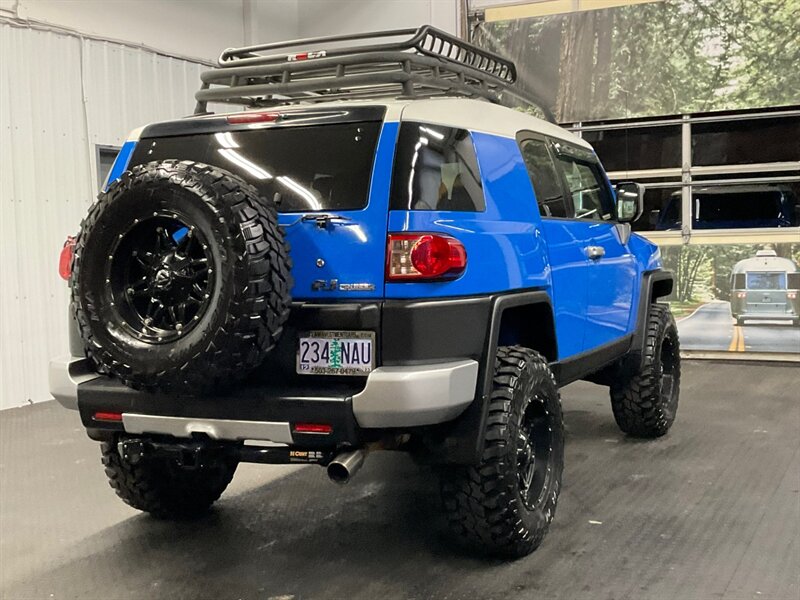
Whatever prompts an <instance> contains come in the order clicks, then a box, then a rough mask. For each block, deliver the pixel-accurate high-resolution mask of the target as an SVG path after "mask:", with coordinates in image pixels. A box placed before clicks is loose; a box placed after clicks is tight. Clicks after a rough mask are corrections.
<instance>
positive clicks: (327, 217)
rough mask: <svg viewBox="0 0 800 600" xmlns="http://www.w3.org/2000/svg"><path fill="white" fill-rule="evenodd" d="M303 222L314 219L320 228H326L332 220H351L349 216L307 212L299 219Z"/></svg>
mask: <svg viewBox="0 0 800 600" xmlns="http://www.w3.org/2000/svg"><path fill="white" fill-rule="evenodd" d="M300 220H301V221H303V222H307V221H314V222H315V223H316V224H317V227H319V228H320V229H327V228H328V225H330V224H331V223H332V222H333V221H352V219H350V218H349V217H343V216H341V215H333V214H329V213H309V214H305V215H303V217H302V218H301V219H300Z"/></svg>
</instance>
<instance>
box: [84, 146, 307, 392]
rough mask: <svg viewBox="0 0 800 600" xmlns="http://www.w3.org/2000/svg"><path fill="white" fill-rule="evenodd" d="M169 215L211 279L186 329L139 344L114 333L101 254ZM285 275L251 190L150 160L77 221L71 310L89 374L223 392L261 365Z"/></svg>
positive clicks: (281, 246) (276, 240) (285, 263)
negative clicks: (181, 223) (198, 250)
mask: <svg viewBox="0 0 800 600" xmlns="http://www.w3.org/2000/svg"><path fill="white" fill-rule="evenodd" d="M170 211H181V212H182V213H183V214H185V215H188V217H186V220H187V221H191V225H192V227H195V226H196V227H197V230H198V235H200V234H202V235H204V238H205V240H206V245H204V246H203V248H204V249H205V248H210V250H208V252H210V257H211V258H210V259H209V261H208V265H213V267H214V269H215V275H214V277H215V279H214V284H213V286H211V284H209V285H210V286H211V287H210V288H209V289H210V292H211V293H210V294H209V296H210V299H209V300H207V302H208V305H207V307H206V308H205V312H204V313H203V316H202V319H199V320H198V321H197V323H196V325H195V324H192V327H193V328H192V329H191V330H188V328H187V332H186V334H185V335H184V336H183V337H180V338H179V339H177V340H175V341H173V342H170V343H146V342H143V341H142V339H140V338H139V339H137V338H136V337H135V335H136V332H134V333H130V332H129V330H128V329H126V328H125V327H124V326H123V323H122V321H123V319H122V318H121V317H120V313H119V310H121V309H119V308H115V307H114V306H115V303H114V301H113V297H112V294H113V292H112V291H109V289H110V288H111V286H110V285H109V279H108V277H113V274H111V275H109V272H110V271H112V266H113V263H112V262H111V259H110V255H111V254H112V252H113V249H114V248H115V247H116V246H115V244H121V243H122V242H117V241H115V240H117V238H119V239H122V238H123V232H125V231H131V230H132V229H130V228H132V227H134V226H135V225H132V224H133V223H140V221H141V219H146V218H150V217H151V216H154V215H155V214H156V213H157V212H158V213H164V212H167V213H168V212H170ZM126 227H127V228H128V229H126ZM204 251H205V250H204ZM290 270H291V261H290V259H289V254H288V245H287V244H286V242H285V241H284V238H283V233H282V231H281V229H280V228H279V227H278V223H277V213H276V210H275V206H274V204H273V203H272V202H271V201H269V200H267V199H264V198H261V197H259V195H258V192H257V191H256V189H255V188H254V187H253V186H251V185H250V184H248V183H246V182H245V181H244V180H243V179H241V178H239V177H237V176H235V175H233V174H231V173H229V172H227V171H224V170H222V169H219V168H217V167H213V166H209V165H206V164H202V163H197V162H191V161H177V160H166V161H162V162H152V163H148V164H145V165H140V166H136V167H134V168H133V169H131V170H130V171H128V172H126V173H124V174H123V175H122V177H121V178H120V179H119V180H117V181H116V182H115V183H113V184H112V185H111V186H110V187H109V189H108V190H107V191H105V192H102V193H101V194H100V195H99V196H98V199H97V201H96V202H95V203H94V205H93V206H92V207H91V209H90V211H89V214H88V216H87V217H86V218H85V219H84V221H83V222H82V223H81V231H80V234H79V236H78V239H77V245H76V249H75V258H74V262H73V271H72V277H71V291H72V295H71V298H72V309H73V312H74V315H75V318H76V320H77V324H78V328H79V330H80V334H81V337H82V339H83V341H84V345H85V349H86V354H87V356H88V357H89V358H90V359H91V360H92V362H93V363H94V365H95V367H96V369H97V371H98V372H100V373H104V374H108V375H113V376H115V377H117V378H118V379H120V380H121V381H122V382H123V383H125V384H126V385H128V386H130V387H133V388H136V389H144V390H148V391H157V390H160V391H165V392H173V393H174V392H178V393H187V392H188V393H193V392H198V391H202V390H207V389H209V388H213V387H215V386H218V385H219V384H221V383H224V384H229V383H230V382H231V381H234V380H236V379H239V378H241V377H243V376H245V375H246V374H247V373H248V372H249V371H251V370H252V369H254V368H255V367H256V366H258V365H259V364H261V362H262V361H263V359H264V358H265V356H266V354H267V353H268V352H269V350H270V349H272V348H273V346H274V345H275V344H276V342H277V340H278V338H279V336H280V334H281V332H282V329H283V324H284V322H285V321H286V319H287V317H288V314H289V307H290V302H291V298H290V290H291V287H292V278H291V273H290ZM129 291H132V290H129ZM120 304H121V303H120V302H119V301H118V302H117V303H116V305H117V307H119V305H120ZM198 318H199V317H198Z"/></svg>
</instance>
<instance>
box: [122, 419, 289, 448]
mask: <svg viewBox="0 0 800 600" xmlns="http://www.w3.org/2000/svg"><path fill="white" fill-rule="evenodd" d="M122 425H123V427H124V428H125V431H126V432H128V433H160V434H164V435H171V436H174V437H180V438H188V437H192V434H193V433H204V434H206V435H207V436H208V437H210V438H211V439H214V440H265V441H270V442H280V443H284V444H291V443H292V432H291V430H290V429H289V423H279V422H273V421H238V420H233V419H203V418H193V417H165V416H161V415H141V414H137V413H122Z"/></svg>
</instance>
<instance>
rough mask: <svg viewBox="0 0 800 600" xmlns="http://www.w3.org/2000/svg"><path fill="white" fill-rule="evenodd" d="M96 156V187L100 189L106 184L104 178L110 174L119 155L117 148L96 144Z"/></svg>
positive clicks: (118, 148)
mask: <svg viewBox="0 0 800 600" xmlns="http://www.w3.org/2000/svg"><path fill="white" fill-rule="evenodd" d="M95 149H96V156H95V164H96V165H97V187H98V189H102V188H103V185H104V184H105V182H106V177H108V174H109V173H110V172H111V167H113V166H114V161H115V160H116V158H117V154H119V151H120V147H119V146H102V145H100V144H97V145H96V146H95Z"/></svg>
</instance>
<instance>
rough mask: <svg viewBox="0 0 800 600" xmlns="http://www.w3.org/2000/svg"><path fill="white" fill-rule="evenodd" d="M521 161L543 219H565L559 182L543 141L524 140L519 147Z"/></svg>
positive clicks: (565, 214)
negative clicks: (523, 162) (529, 179)
mask: <svg viewBox="0 0 800 600" xmlns="http://www.w3.org/2000/svg"><path fill="white" fill-rule="evenodd" d="M520 148H521V150H522V159H523V160H524V161H525V166H526V167H527V168H528V176H529V177H530V178H531V184H533V191H534V192H535V193H536V202H537V203H538V204H539V212H540V213H541V215H542V216H543V217H566V216H567V207H566V205H565V204H564V192H563V189H562V187H561V181H560V179H559V176H558V172H557V171H556V167H555V165H554V164H553V159H552V158H551V157H550V152H549V151H548V149H547V144H546V143H545V142H544V141H543V140H535V139H531V140H524V141H523V142H522V144H521V145H520Z"/></svg>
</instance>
